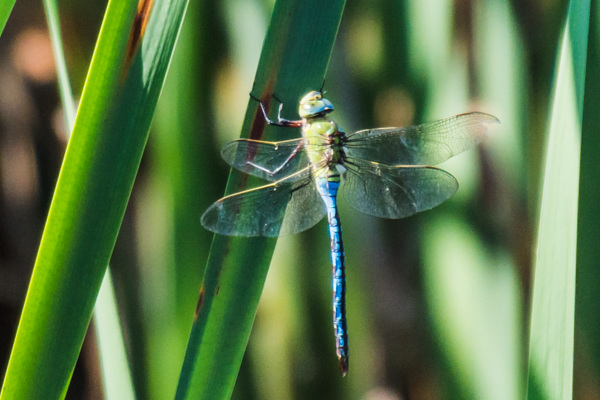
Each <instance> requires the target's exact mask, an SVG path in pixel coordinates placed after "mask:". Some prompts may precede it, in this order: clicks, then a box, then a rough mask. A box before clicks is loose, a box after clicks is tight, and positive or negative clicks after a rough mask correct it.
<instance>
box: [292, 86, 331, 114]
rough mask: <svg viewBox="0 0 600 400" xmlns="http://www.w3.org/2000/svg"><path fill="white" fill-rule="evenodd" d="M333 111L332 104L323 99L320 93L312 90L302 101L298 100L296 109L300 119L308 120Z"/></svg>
mask: <svg viewBox="0 0 600 400" xmlns="http://www.w3.org/2000/svg"><path fill="white" fill-rule="evenodd" d="M331 111H333V104H331V102H330V101H329V100H327V99H325V98H323V95H322V94H321V92H317V91H316V90H313V91H311V92H308V93H307V94H306V95H305V96H304V97H303V98H302V100H300V107H299V108H298V114H299V115H300V118H310V117H314V116H316V115H318V114H321V113H328V112H331Z"/></svg>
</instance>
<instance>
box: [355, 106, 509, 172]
mask: <svg viewBox="0 0 600 400" xmlns="http://www.w3.org/2000/svg"><path fill="white" fill-rule="evenodd" d="M498 122H500V121H498V119H497V118H496V117H494V116H493V115H489V114H484V113H480V112H472V113H468V114H460V115H455V116H454V117H450V118H446V119H442V120H439V121H435V122H431V123H427V124H423V125H418V126H411V127H405V128H378V129H368V130H363V131H358V132H355V133H353V134H352V135H350V136H348V142H347V144H346V147H347V155H348V157H349V158H358V159H362V160H366V161H375V162H378V163H382V164H388V165H436V164H439V163H441V162H444V161H446V160H447V159H449V158H450V157H453V156H455V155H457V154H460V153H462V152H463V151H465V150H468V149H470V148H471V147H473V146H474V145H476V144H477V143H479V142H480V141H481V139H482V138H483V137H485V135H486V134H487V132H488V130H489V125H491V124H493V123H498Z"/></svg>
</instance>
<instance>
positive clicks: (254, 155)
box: [221, 138, 308, 182]
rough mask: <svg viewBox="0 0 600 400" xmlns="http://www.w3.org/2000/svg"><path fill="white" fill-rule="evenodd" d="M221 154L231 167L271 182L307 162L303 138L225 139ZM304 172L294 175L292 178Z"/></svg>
mask: <svg viewBox="0 0 600 400" xmlns="http://www.w3.org/2000/svg"><path fill="white" fill-rule="evenodd" d="M221 156H222V157H223V159H224V160H225V161H226V162H227V163H228V164H229V165H231V166H232V167H234V168H236V169H239V170H240V171H242V172H245V173H247V174H250V175H254V176H258V177H259V178H262V179H266V180H268V181H271V182H274V181H278V180H280V179H282V178H284V177H286V176H289V175H292V174H294V173H296V172H298V171H299V170H301V169H302V168H305V167H306V166H307V165H308V158H307V156H306V153H305V151H304V143H303V139H302V138H298V139H293V140H286V141H282V142H264V141H261V140H251V139H239V140H234V141H231V142H229V143H227V144H226V145H225V146H224V147H223V150H221ZM303 177H304V176H298V175H296V176H295V179H300V178H303Z"/></svg>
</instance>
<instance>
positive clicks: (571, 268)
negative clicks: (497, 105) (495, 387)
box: [528, 1, 590, 399]
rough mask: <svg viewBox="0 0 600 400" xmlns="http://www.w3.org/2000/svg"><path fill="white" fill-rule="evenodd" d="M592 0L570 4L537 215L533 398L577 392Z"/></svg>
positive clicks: (531, 368)
mask: <svg viewBox="0 0 600 400" xmlns="http://www.w3.org/2000/svg"><path fill="white" fill-rule="evenodd" d="M589 11H590V2H589V1H572V2H571V7H570V10H569V16H568V20H567V25H566V29H565V31H564V34H563V37H562V43H561V47H560V50H559V61H558V67H557V74H556V79H555V86H554V97H553V104H552V114H551V119H550V126H549V132H548V141H547V153H546V161H545V167H544V177H543V190H542V199H541V206H540V215H539V227H538V243H537V259H536V261H535V278H534V279H535V280H534V285H533V288H534V291H533V306H532V316H531V332H530V349H529V373H528V398H529V399H570V398H572V391H573V349H574V318H575V272H576V253H577V210H578V196H579V165H580V153H581V122H582V111H583V87H584V84H585V60H586V54H587V35H588V26H589Z"/></svg>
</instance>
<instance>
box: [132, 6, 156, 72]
mask: <svg viewBox="0 0 600 400" xmlns="http://www.w3.org/2000/svg"><path fill="white" fill-rule="evenodd" d="M153 5H154V0H140V2H139V3H138V9H137V13H136V14H135V19H134V20H133V26H132V27H131V34H130V35H129V44H128V45H127V63H126V64H127V66H129V64H130V63H131V60H132V59H133V56H134V55H135V53H136V52H137V50H138V48H139V47H140V43H141V42H142V38H143V37H144V33H145V31H146V25H147V24H148V20H149V19H150V11H151V10H152V6H153Z"/></svg>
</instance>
